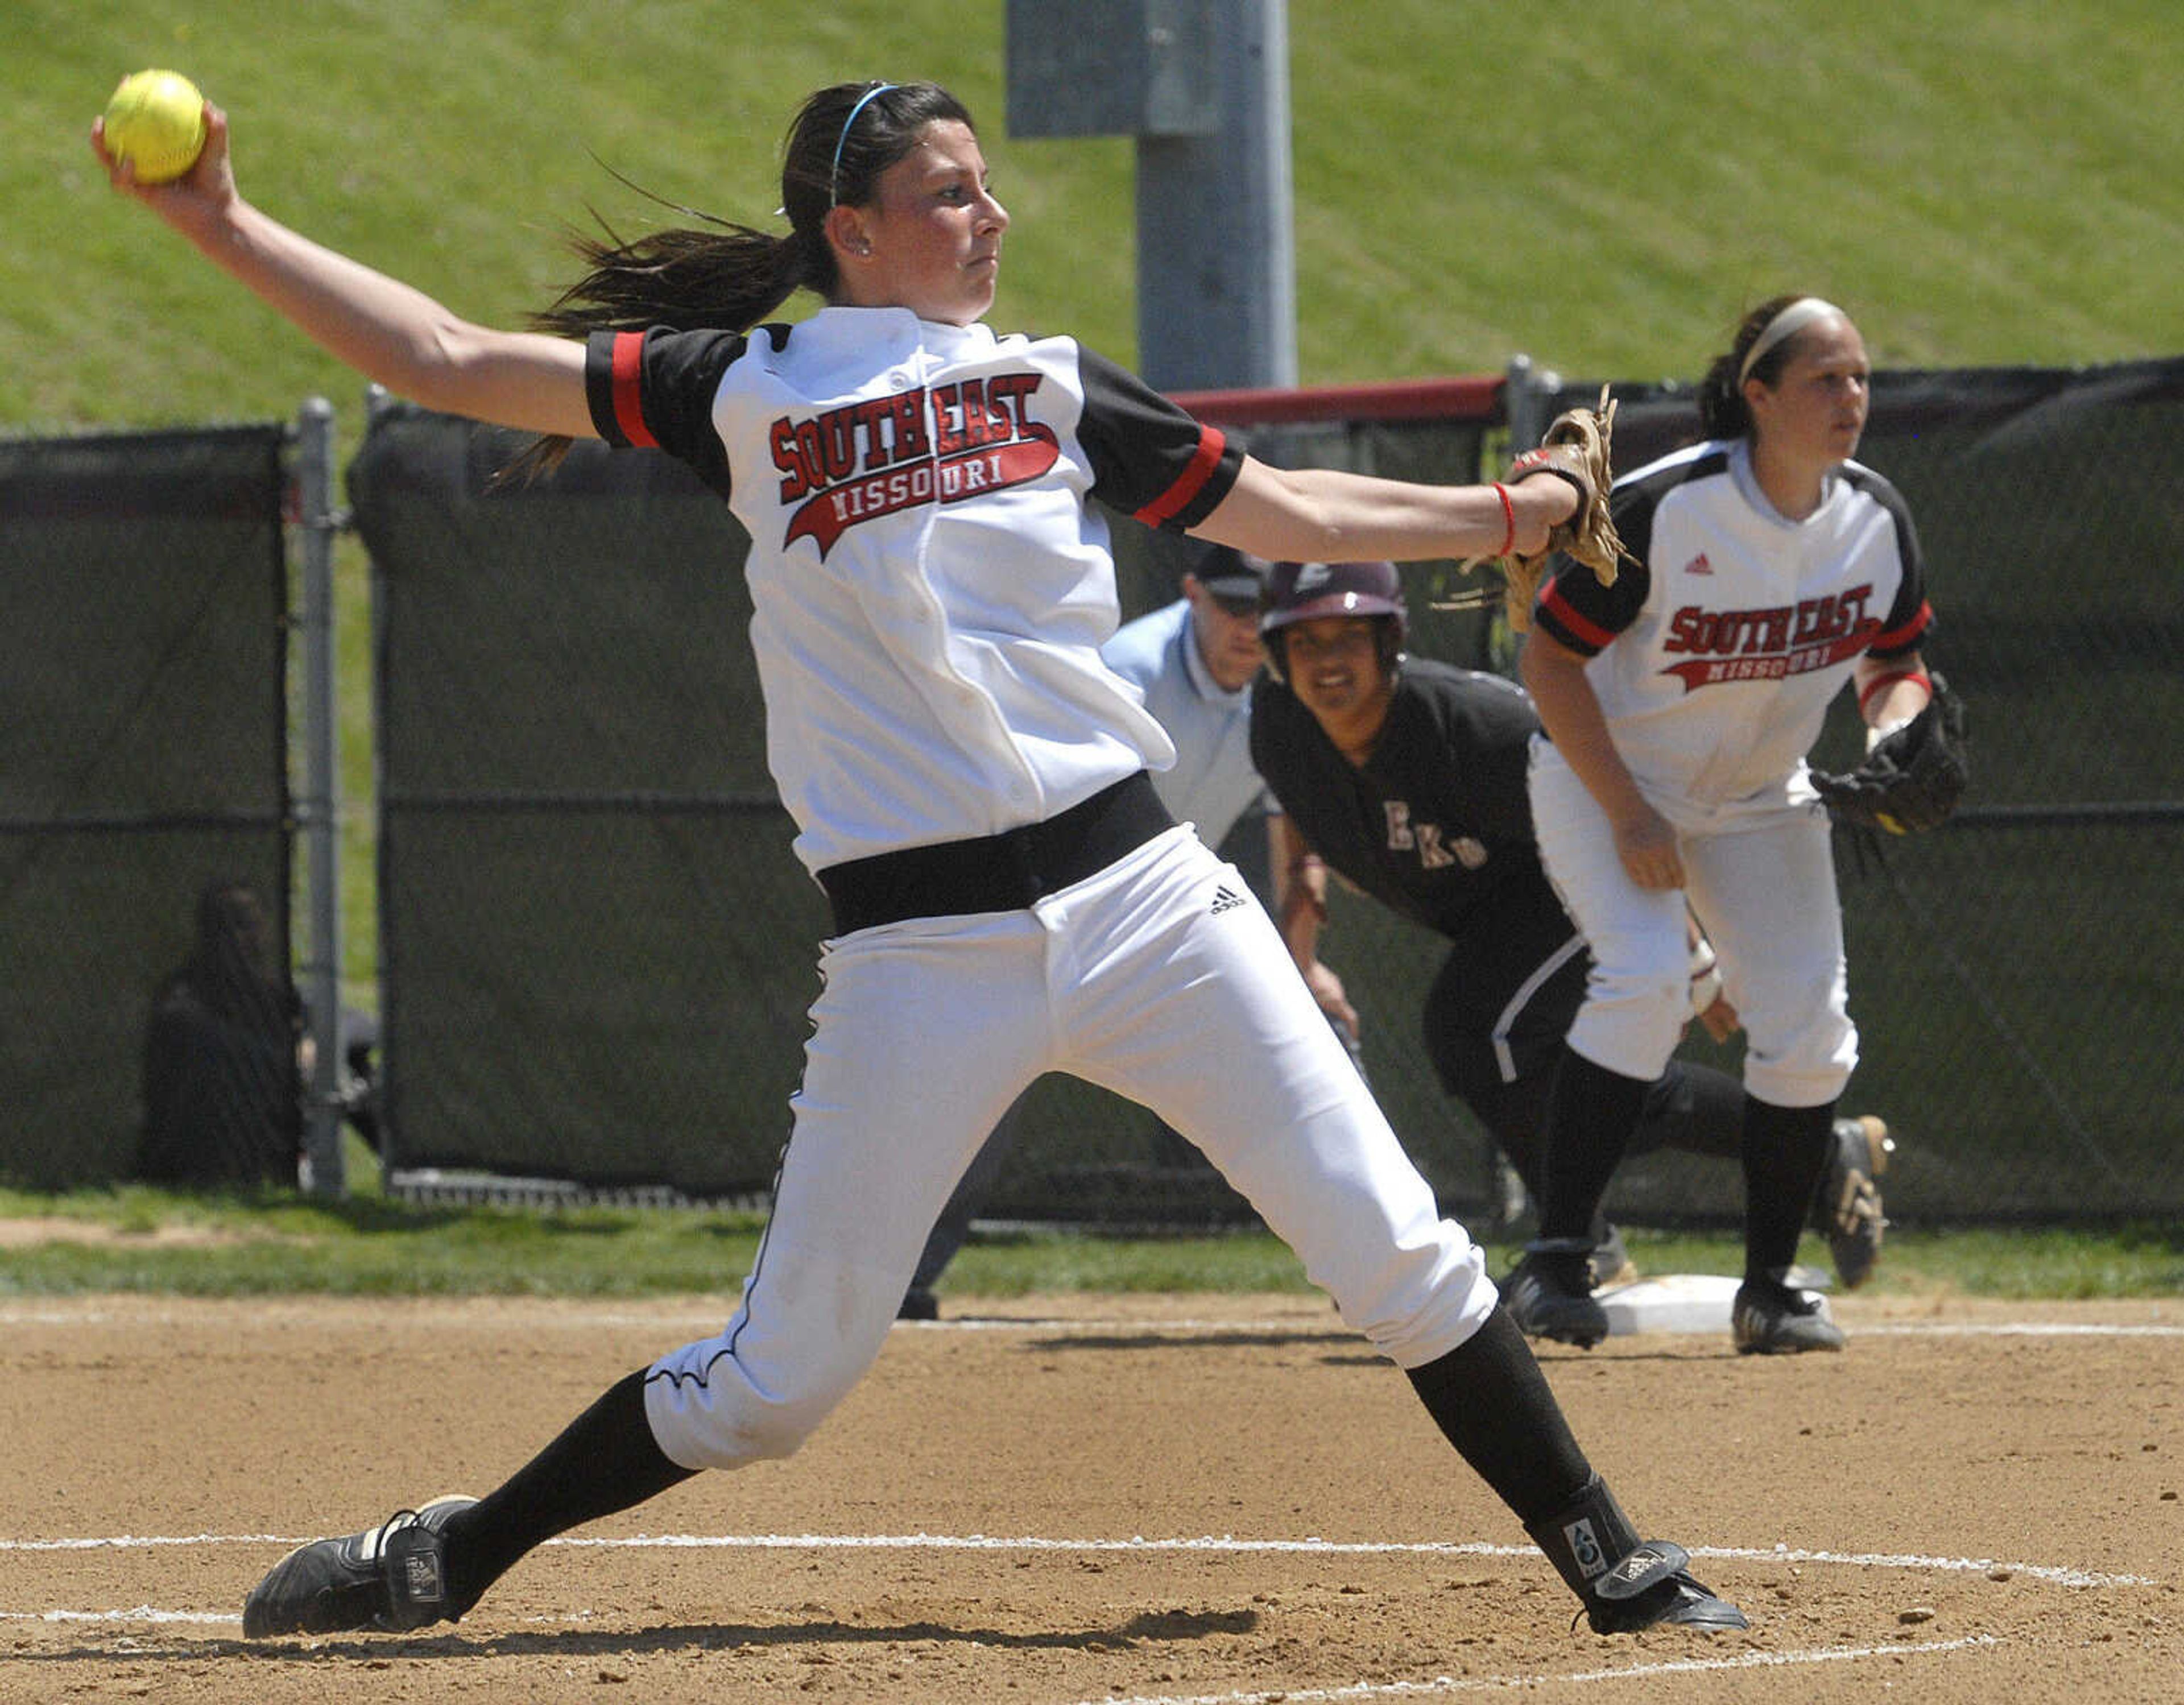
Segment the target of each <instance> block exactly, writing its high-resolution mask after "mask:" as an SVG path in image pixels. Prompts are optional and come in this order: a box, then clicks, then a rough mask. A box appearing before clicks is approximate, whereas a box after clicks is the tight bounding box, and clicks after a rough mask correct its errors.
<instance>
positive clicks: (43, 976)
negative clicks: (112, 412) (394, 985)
mask: <svg viewBox="0 0 2184 1705" xmlns="http://www.w3.org/2000/svg"><path fill="white" fill-rule="evenodd" d="M286 442H287V430H286V429H285V428H284V427H281V426H241V427H234V428H229V429H221V430H207V431H191V432H162V433H129V434H111V435H100V436H96V437H78V438H60V439H42V440H25V441H20V442H14V443H0V515H5V516H6V525H5V526H4V527H0V581H4V583H5V585H6V587H7V607H8V619H7V621H6V623H5V624H4V627H0V659H4V661H0V965H4V966H5V967H6V974H5V976H4V977H0V1093H3V1094H4V1099H5V1102H6V1106H7V1114H6V1117H5V1118H4V1119H3V1120H0V1173H4V1174H5V1175H6V1176H8V1177H10V1178H14V1179H16V1180H19V1181H21V1182H25V1183H29V1184H40V1185H55V1184H71V1183H77V1182H81V1181H86V1180H98V1179H106V1178H116V1177H125V1176H128V1175H129V1174H131V1173H132V1172H134V1171H135V1170H136V1167H137V1164H138V1148H139V1141H140V1136H141V1134H142V1129H143V1126H144V1106H143V1102H142V1093H141V1091H142V1083H143V1078H144V1073H145V1072H146V1069H147V1064H148V1058H147V1056H148V1040H149V1039H150V1028H151V1021H152V1016H153V1000H154V991H155V989H158V988H159V987H160V986H161V984H162V979H163V978H165V977H166V976H167V974H168V973H169V972H172V971H174V970H175V969H176V968H177V967H180V966H181V965H182V964H183V962H184V961H186V960H187V959H188V958H189V957H190V956H191V954H192V947H193V939H194V938H195V935H196V917H197V913H198V905H199V901H200V899H201V897H202V896H203V895H204V894H205V893H206V890H207V889H208V888H209V887H210V886H212V885H214V884H233V885H237V886H241V887H245V888H248V889H251V890H253V892H254V893H255V894H256V895H257V896H258V898H259V902H260V905H261V906H262V916H263V917H264V919H265V922H266V924H267V926H268V927H269V928H270V930H271V931H272V933H273V937H274V939H271V940H270V941H267V942H265V943H264V944H263V946H264V950H265V956H266V961H267V962H268V963H269V964H270V965H271V966H276V967H285V966H286V965H287V911H288V906H287V896H288V872H289V851H290V841H291V827H292V825H291V822H290V812H289V802H288V792H287V761H288V755H287V663H286V659H287V645H288V636H287V610H288V586H287V566H286V559H285V554H284V549H283V528H282V520H281V517H282V513H283V500H284V497H285V494H286V490H287V476H286V473H285V471H284V467H283V450H284V445H285V443H286ZM206 1057H208V1056H207V1054H206V1052H205V1051H204V1050H199V1051H198V1053H197V1054H195V1055H194V1056H191V1055H188V1054H187V1050H185V1057H184V1060H183V1061H182V1063H183V1064H184V1065H185V1066H187V1064H188V1063H189V1061H190V1060H191V1059H192V1058H194V1059H197V1060H203V1059H204V1058H206ZM270 1069H271V1070H273V1071H275V1072H277V1073H280V1078H281V1081H280V1082H279V1084H276V1085H275V1087H274V1093H275V1095H276V1097H279V1098H284V1100H283V1104H282V1112H281V1116H282V1117H285V1118H287V1119H288V1120H289V1121H290V1122H291V1123H290V1126H289V1128H288V1131H287V1141H288V1143H289V1145H290V1151H289V1156H288V1178H289V1179H290V1180H291V1181H292V1179H293V1177H294V1158H293V1144H294V1142H295V1140H296V1138H297V1135H298V1133H299V1131H300V1118H301V1114H300V1111H299V1109H298V1104H297V1100H296V1096H297V1085H296V1084H295V1081H294V1078H293V1076H292V1073H293V1061H292V1059H286V1060H284V1059H281V1057H280V1056H275V1057H274V1060H273V1061H272V1062H271V1064H270ZM208 1094H209V1096H210V1097H211V1099H212V1100H214V1102H215V1103H219V1102H221V1101H222V1100H223V1098H225V1099H226V1100H228V1101H234V1102H239V1101H240V1100H242V1099H243V1098H245V1097H247V1096H255V1095H257V1094H258V1091H257V1090H256V1089H253V1088H252V1087H250V1086H249V1085H248V1084H241V1083H239V1082H238V1080H237V1078H235V1077H234V1076H232V1075H230V1076H227V1077H220V1078H214V1080H213V1081H212V1082H211V1083H210V1084H209V1089H208ZM230 1115H233V1116H234V1117H241V1114H240V1112H239V1111H238V1110H237V1108H236V1107H226V1108H223V1107H222V1106H215V1107H214V1110H213V1115H212V1117H213V1121H214V1123H216V1124H220V1125H223V1126H225V1125H226V1124H227V1123H231V1119H230Z"/></svg>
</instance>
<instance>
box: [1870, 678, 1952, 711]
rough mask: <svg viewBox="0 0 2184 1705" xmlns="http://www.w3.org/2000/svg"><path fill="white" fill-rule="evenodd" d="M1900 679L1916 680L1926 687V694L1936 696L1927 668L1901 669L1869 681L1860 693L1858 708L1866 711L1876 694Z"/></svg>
mask: <svg viewBox="0 0 2184 1705" xmlns="http://www.w3.org/2000/svg"><path fill="white" fill-rule="evenodd" d="M1898 681H1916V682H1917V683H1919V685H1920V686H1921V687H1924V688H1925V689H1926V696H1927V697H1928V698H1929V699H1931V698H1932V697H1933V696H1934V683H1933V681H1932V679H1931V677H1929V676H1928V675H1927V673H1926V671H1925V670H1923V669H1899V670H1897V671H1896V672H1895V673H1894V674H1893V675H1882V676H1879V677H1875V679H1873V680H1871V681H1869V682H1867V683H1865V688H1864V691H1863V692H1861V693H1860V694H1858V710H1860V711H1861V712H1862V711H1864V709H1865V707H1866V705H1868V704H1869V702H1870V701H1871V700H1872V699H1873V697H1874V695H1875V694H1877V693H1885V692H1886V691H1887V690H1888V689H1889V688H1891V687H1893V686H1894V685H1895V684H1896V683H1897V682H1898Z"/></svg>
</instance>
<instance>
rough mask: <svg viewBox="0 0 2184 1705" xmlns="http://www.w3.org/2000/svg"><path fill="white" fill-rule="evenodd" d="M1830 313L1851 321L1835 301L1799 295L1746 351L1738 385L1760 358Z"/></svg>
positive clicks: (1750, 372)
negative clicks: (1787, 338)
mask: <svg viewBox="0 0 2184 1705" xmlns="http://www.w3.org/2000/svg"><path fill="white" fill-rule="evenodd" d="M1830 314H1833V315H1837V316H1838V317H1840V318H1841V319H1844V320H1847V319H1849V318H1850V315H1847V314H1845V313H1844V312H1843V311H1842V309H1840V308H1838V307H1836V305H1835V304H1834V303H1832V302H1824V301H1822V300H1821V299H1820V298H1819V297H1817V296H1800V297H1799V298H1797V300H1796V301H1795V302H1792V303H1791V304H1790V305H1789V306H1788V307H1787V308H1785V309H1783V310H1782V311H1781V312H1780V314H1777V315H1775V317H1774V318H1773V319H1772V320H1769V321H1768V322H1767V329H1766V330H1765V331H1764V332H1761V333H1760V334H1759V335H1758V337H1755V338H1753V339H1752V347H1751V348H1749V349H1747V350H1746V351H1745V352H1744V365H1742V366H1741V367H1739V368H1738V369H1737V370H1736V382H1737V383H1738V384H1739V385H1741V384H1743V382H1745V381H1746V380H1747V379H1749V378H1750V377H1751V376H1752V369H1753V368H1754V367H1756V366H1758V365H1759V359H1760V357H1761V356H1763V355H1764V354H1766V353H1767V352H1768V351H1769V349H1772V348H1774V347H1775V345H1776V344H1777V343H1781V342H1782V341H1783V340H1784V339H1785V338H1786V337H1796V336H1797V333H1799V332H1802V331H1803V330H1804V329H1805V328H1806V327H1807V326H1809V325H1811V324H1812V323H1813V322H1814V320H1825V319H1826V318H1827V317H1828V315H1830Z"/></svg>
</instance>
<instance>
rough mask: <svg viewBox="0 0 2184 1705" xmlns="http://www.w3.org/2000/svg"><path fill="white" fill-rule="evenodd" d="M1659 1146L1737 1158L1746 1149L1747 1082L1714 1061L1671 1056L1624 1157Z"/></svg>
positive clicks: (1648, 1093)
mask: <svg viewBox="0 0 2184 1705" xmlns="http://www.w3.org/2000/svg"><path fill="white" fill-rule="evenodd" d="M1656 1149H1678V1150H1680V1151H1683V1152H1684V1153H1685V1154H1689V1155H1714V1156H1719V1157H1720V1158H1722V1159H1724V1160H1735V1159H1736V1157H1737V1156H1740V1155H1741V1154H1742V1153H1743V1152H1744V1085H1743V1084H1741V1083H1740V1082H1738V1081H1737V1080H1736V1078H1732V1077H1730V1075H1729V1073H1726V1072H1717V1071H1715V1070H1714V1069H1713V1067H1711V1066H1691V1065H1686V1064H1685V1062H1684V1061H1681V1060H1671V1061H1669V1069H1668V1070H1667V1071H1666V1072H1664V1073H1662V1074H1661V1077H1660V1078H1659V1080H1658V1082H1655V1083H1653V1084H1648V1085H1647V1086H1646V1100H1645V1106H1644V1107H1643V1109H1642V1110H1641V1112H1640V1113H1639V1116H1638V1128H1637V1129H1636V1130H1635V1132H1633V1133H1632V1134H1631V1138H1630V1147H1629V1148H1628V1149H1627V1150H1625V1151H1624V1159H1626V1160H1631V1159H1635V1158H1636V1157H1637V1156H1640V1155H1650V1154H1652V1152H1653V1151H1654V1150H1656Z"/></svg>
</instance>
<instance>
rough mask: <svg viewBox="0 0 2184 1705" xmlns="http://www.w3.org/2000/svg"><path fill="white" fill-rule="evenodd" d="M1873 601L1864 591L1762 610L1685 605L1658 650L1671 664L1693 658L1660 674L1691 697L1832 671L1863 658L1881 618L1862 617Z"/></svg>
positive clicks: (1857, 588) (1672, 619) (1852, 590)
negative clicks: (1719, 687) (1721, 685)
mask: <svg viewBox="0 0 2184 1705" xmlns="http://www.w3.org/2000/svg"><path fill="white" fill-rule="evenodd" d="M1872 598H1873V588H1872V587H1871V586H1870V585H1866V586H1853V587H1852V588H1850V589H1849V590H1848V591H1847V592H1842V593H1836V594H1835V595H1834V596H1832V597H1828V598H1809V599H1805V600H1804V601H1803V602H1802V603H1800V604H1789V605H1778V606H1776V607H1775V608H1772V609H1768V610H1708V609H1705V608H1703V607H1702V606H1701V605H1696V604H1687V605H1685V606H1684V607H1683V608H1682V609H1680V610H1677V611H1676V612H1675V614H1674V615H1673V616H1670V617H1669V631H1668V633H1667V635H1666V636H1665V637H1664V638H1663V641H1662V644H1661V649H1662V651H1663V653H1664V654H1665V655H1669V656H1675V655H1680V654H1696V655H1695V656H1694V660H1692V661H1691V662H1688V663H1672V664H1670V665H1669V666H1668V668H1667V670H1666V671H1664V672H1666V673H1668V674H1670V675H1674V676H1676V677H1679V678H1680V679H1681V680H1682V682H1683V683H1684V690H1685V692H1690V691H1691V690H1692V689H1694V688H1699V687H1710V686H1713V684H1714V683H1717V682H1720V681H1780V680H1785V679H1786V678H1787V677H1790V676H1792V675H1803V674H1807V673H1809V672H1810V671H1813V670H1815V669H1826V668H1830V667H1832V666H1834V665H1836V664H1837V663H1840V662H1841V661H1843V660H1845V659H1846V658H1850V657H1855V656H1857V655H1858V654H1859V653H1861V652H1863V651H1864V650H1865V649H1866V648H1867V647H1868V646H1869V645H1871V644H1873V642H1874V638H1875V635H1876V634H1878V633H1879V632H1880V617H1878V616H1869V615H1868V614H1867V613H1866V605H1868V604H1869V602H1871V600H1872Z"/></svg>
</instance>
